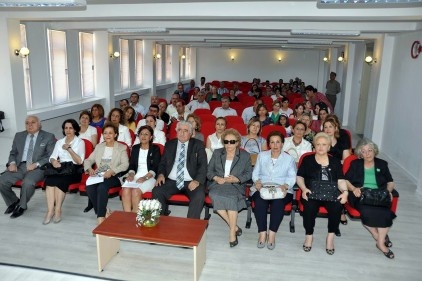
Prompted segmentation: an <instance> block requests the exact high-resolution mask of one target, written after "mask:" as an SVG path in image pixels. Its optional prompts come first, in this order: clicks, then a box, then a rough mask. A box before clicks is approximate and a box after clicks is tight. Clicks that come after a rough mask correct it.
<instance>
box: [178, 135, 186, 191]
mask: <svg viewBox="0 0 422 281" xmlns="http://www.w3.org/2000/svg"><path fill="white" fill-rule="evenodd" d="M184 168H185V144H184V143H182V148H181V149H180V154H179V161H178V162H177V173H176V187H177V188H178V189H179V190H182V188H183V185H184V182H185V175H184Z"/></svg>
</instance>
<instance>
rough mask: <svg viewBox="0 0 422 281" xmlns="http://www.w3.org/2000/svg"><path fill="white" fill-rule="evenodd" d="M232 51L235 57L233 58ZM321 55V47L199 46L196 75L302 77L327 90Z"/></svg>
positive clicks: (214, 77) (272, 78)
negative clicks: (290, 48) (285, 48)
mask: <svg viewBox="0 0 422 281" xmlns="http://www.w3.org/2000/svg"><path fill="white" fill-rule="evenodd" d="M232 55H233V56H234V57H235V60H234V61H231V60H230V57H231V56H232ZM279 57H281V62H279V61H278V58H279ZM322 57H324V56H323V55H322V52H321V51H318V50H267V49H265V50H257V49H220V48H209V49H206V48H198V53H197V65H196V67H197V69H196V71H197V72H196V73H197V77H201V76H205V77H206V78H207V81H212V80H228V81H233V80H237V81H252V79H253V78H254V77H257V78H261V81H265V80H270V81H271V82H273V81H274V82H277V81H278V79H280V78H283V79H284V82H288V81H289V79H291V78H293V79H294V78H295V77H299V78H301V79H302V81H305V83H306V84H307V85H308V84H311V85H313V86H314V87H316V88H318V90H321V91H325V90H324V89H325V82H324V81H318V77H319V76H320V73H319V72H320V71H321V70H320V64H321V63H322ZM323 77H324V76H323Z"/></svg>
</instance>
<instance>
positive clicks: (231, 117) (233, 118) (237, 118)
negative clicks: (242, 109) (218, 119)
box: [224, 115, 244, 128]
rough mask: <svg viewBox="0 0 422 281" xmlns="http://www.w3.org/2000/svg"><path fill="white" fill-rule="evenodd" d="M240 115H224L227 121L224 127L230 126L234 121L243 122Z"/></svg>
mask: <svg viewBox="0 0 422 281" xmlns="http://www.w3.org/2000/svg"><path fill="white" fill-rule="evenodd" d="M240 116H241V115H240ZM240 116H234V115H229V116H226V117H224V118H226V123H227V125H226V127H227V128H230V126H231V125H232V124H235V123H241V124H244V122H243V118H242V117H240Z"/></svg>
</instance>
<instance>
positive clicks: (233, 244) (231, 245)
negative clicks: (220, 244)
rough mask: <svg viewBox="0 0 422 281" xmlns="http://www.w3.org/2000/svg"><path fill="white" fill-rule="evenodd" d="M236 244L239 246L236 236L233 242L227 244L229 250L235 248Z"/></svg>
mask: <svg viewBox="0 0 422 281" xmlns="http://www.w3.org/2000/svg"><path fill="white" fill-rule="evenodd" d="M237 244H239V242H238V241H237V236H236V240H234V241H233V242H229V245H230V248H233V247H236V246H237Z"/></svg>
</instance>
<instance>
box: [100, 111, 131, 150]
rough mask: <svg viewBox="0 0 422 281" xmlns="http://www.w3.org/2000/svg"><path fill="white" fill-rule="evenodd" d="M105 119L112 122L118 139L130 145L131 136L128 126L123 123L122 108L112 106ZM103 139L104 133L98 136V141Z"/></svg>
mask: <svg viewBox="0 0 422 281" xmlns="http://www.w3.org/2000/svg"><path fill="white" fill-rule="evenodd" d="M107 121H108V122H110V123H111V124H113V126H115V127H116V128H117V130H118V132H119V135H118V138H117V140H118V141H121V142H124V143H126V144H127V145H128V146H129V147H131V146H132V137H131V136H130V133H129V128H128V127H126V126H125V125H124V123H125V116H124V113H123V110H121V109H120V108H113V109H112V110H111V111H110V113H109V114H108V117H107ZM103 141H104V134H103V135H102V136H101V138H100V143H101V142H103Z"/></svg>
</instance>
